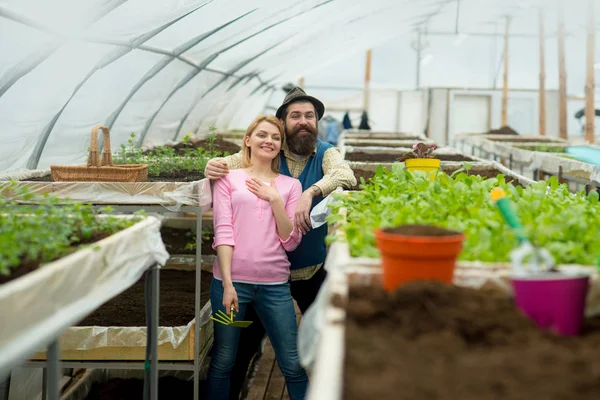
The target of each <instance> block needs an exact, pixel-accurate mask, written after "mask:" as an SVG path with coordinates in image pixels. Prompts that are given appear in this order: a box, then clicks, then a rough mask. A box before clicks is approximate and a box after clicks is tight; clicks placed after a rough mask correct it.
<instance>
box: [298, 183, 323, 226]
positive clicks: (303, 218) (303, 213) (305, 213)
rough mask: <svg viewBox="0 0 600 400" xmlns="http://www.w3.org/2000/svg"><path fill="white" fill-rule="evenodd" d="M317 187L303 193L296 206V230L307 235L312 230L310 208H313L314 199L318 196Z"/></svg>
mask: <svg viewBox="0 0 600 400" xmlns="http://www.w3.org/2000/svg"><path fill="white" fill-rule="evenodd" d="M316 195H317V193H316V189H315V187H312V186H311V187H310V188H308V189H306V190H305V191H304V192H302V195H301V196H300V200H298V204H297V205H296V211H295V213H294V230H296V229H297V230H298V231H300V232H302V234H303V235H306V234H307V233H308V231H309V230H311V228H312V225H311V223H310V207H311V206H312V200H313V197H314V196H316Z"/></svg>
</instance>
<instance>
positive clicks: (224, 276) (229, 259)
mask: <svg viewBox="0 0 600 400" xmlns="http://www.w3.org/2000/svg"><path fill="white" fill-rule="evenodd" d="M283 140H284V130H283V125H282V123H281V122H280V121H279V119H277V118H276V117H274V116H271V115H269V116H265V115H261V116H259V117H257V118H256V119H255V120H254V121H253V122H252V123H251V124H250V126H249V127H248V129H247V130H246V135H245V136H244V143H243V156H242V169H238V170H232V171H230V172H229V174H228V175H227V176H225V177H223V178H222V179H219V180H217V181H215V182H214V189H213V205H214V207H213V208H214V229H215V239H214V243H213V247H214V248H215V249H216V250H217V261H216V262H215V265H214V266H213V274H214V278H213V281H212V284H211V288H210V300H211V303H212V311H213V314H214V313H216V312H217V311H218V310H221V311H224V312H225V313H226V314H229V313H230V311H231V310H235V311H236V312H237V317H236V319H240V320H241V319H243V318H244V314H245V312H246V307H247V306H248V305H249V304H252V305H253V306H254V308H255V310H256V313H257V314H258V316H259V318H260V320H261V322H262V323H263V325H264V326H265V328H266V331H267V334H268V335H269V338H270V339H271V343H272V344H273V348H274V350H275V356H276V358H277V362H278V363H279V366H280V368H281V371H282V372H283V375H284V376H285V380H286V385H287V389H288V393H289V395H290V398H291V399H292V400H296V399H303V398H304V396H305V394H306V388H307V385H308V377H307V375H306V372H305V371H304V369H303V368H302V367H301V366H300V360H299V357H298V350H297V344H296V343H297V326H296V315H295V312H294V305H293V301H292V295H291V292H290V284H289V276H290V262H289V261H288V258H287V255H286V251H292V250H294V249H295V248H296V247H298V245H299V244H300V240H301V239H302V235H301V233H300V232H299V231H298V230H294V229H293V218H294V211H295V208H296V204H297V202H298V200H299V199H300V196H301V194H302V186H301V184H300V181H298V180H297V179H294V178H291V177H288V176H285V175H281V174H280V173H279V152H280V150H281V145H282V141H283ZM240 329H241V328H236V327H230V326H225V325H222V324H219V323H215V336H214V345H213V354H212V359H211V363H210V367H209V372H208V382H207V383H208V392H209V399H211V400H220V399H228V397H229V384H230V375H231V370H232V368H233V365H234V362H235V358H236V354H237V346H238V341H239V336H240Z"/></svg>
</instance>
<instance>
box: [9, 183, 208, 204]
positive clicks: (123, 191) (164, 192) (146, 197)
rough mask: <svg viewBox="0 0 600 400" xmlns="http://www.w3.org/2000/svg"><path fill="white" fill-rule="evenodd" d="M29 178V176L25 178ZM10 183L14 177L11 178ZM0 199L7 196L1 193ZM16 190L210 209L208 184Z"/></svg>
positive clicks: (92, 185) (63, 185)
mask: <svg viewBox="0 0 600 400" xmlns="http://www.w3.org/2000/svg"><path fill="white" fill-rule="evenodd" d="M41 176H43V175H41ZM27 177H28V178H31V176H27ZM11 178H13V179H14V177H11ZM3 186H5V185H3V184H2V182H0V195H3V196H10V197H11V198H12V197H14V196H16V195H15V194H14V193H12V194H11V195H9V194H8V192H7V191H5V190H3ZM17 187H27V188H28V189H29V190H30V191H32V192H33V193H35V194H39V195H42V194H44V193H52V194H53V195H55V196H57V197H59V198H63V199H66V198H68V199H71V200H75V201H80V202H83V203H93V204H113V205H115V204H118V205H128V204H131V205H161V206H163V207H165V208H166V209H168V210H169V211H173V212H176V211H179V210H180V209H181V207H185V206H190V207H201V208H202V210H203V211H206V210H208V209H209V208H210V207H211V205H212V194H211V189H210V181H209V180H208V179H202V180H199V181H195V182H123V183H120V182H27V181H21V182H17Z"/></svg>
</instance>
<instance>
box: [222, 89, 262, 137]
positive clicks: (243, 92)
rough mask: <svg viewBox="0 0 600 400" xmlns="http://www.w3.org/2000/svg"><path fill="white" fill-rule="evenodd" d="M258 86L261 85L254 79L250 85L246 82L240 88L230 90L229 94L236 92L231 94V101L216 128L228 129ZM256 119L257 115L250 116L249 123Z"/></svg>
mask: <svg viewBox="0 0 600 400" xmlns="http://www.w3.org/2000/svg"><path fill="white" fill-rule="evenodd" d="M258 85H260V83H259V82H258V81H257V80H256V79H252V80H251V81H249V82H248V83H246V81H244V82H241V83H240V84H239V85H238V86H236V87H235V88H233V89H231V90H229V92H234V91H235V92H234V93H231V94H229V96H230V98H231V100H230V101H229V103H228V104H227V106H226V107H224V108H223V109H222V110H221V113H220V114H219V116H218V118H217V120H216V122H215V124H216V126H218V127H223V128H227V127H228V126H229V124H230V123H231V120H232V119H233V116H234V115H235V114H236V113H237V112H238V111H239V110H240V108H241V107H242V105H243V104H244V102H245V101H246V100H248V98H249V97H250V94H251V93H252V91H253V90H254V89H255V88H256V87H257V86H258ZM255 117H256V115H250V116H249V121H248V123H250V121H252V119H254V118H255Z"/></svg>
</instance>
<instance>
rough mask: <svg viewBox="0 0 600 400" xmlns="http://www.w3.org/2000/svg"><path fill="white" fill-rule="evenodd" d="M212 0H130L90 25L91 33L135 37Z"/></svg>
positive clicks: (107, 36)
mask: <svg viewBox="0 0 600 400" xmlns="http://www.w3.org/2000/svg"><path fill="white" fill-rule="evenodd" d="M209 1H210V0H179V1H164V0H127V1H126V2H124V3H123V4H122V5H121V6H120V7H118V8H116V9H115V10H114V11H113V12H111V13H110V14H108V15H107V16H106V17H105V18H103V19H102V20H100V21H98V22H97V23H95V24H94V25H92V26H91V27H90V29H89V30H88V33H89V34H93V35H95V36H97V37H100V38H103V39H106V40H119V41H133V40H135V39H137V38H138V37H139V36H141V35H143V34H144V33H147V32H150V31H152V30H154V29H157V28H159V27H161V26H163V25H164V24H165V23H168V22H170V21H173V20H175V19H177V18H179V17H181V16H183V15H185V14H187V13H189V12H191V11H193V10H195V9H196V8H198V7H201V6H202V5H203V4H206V3H208V2H209Z"/></svg>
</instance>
